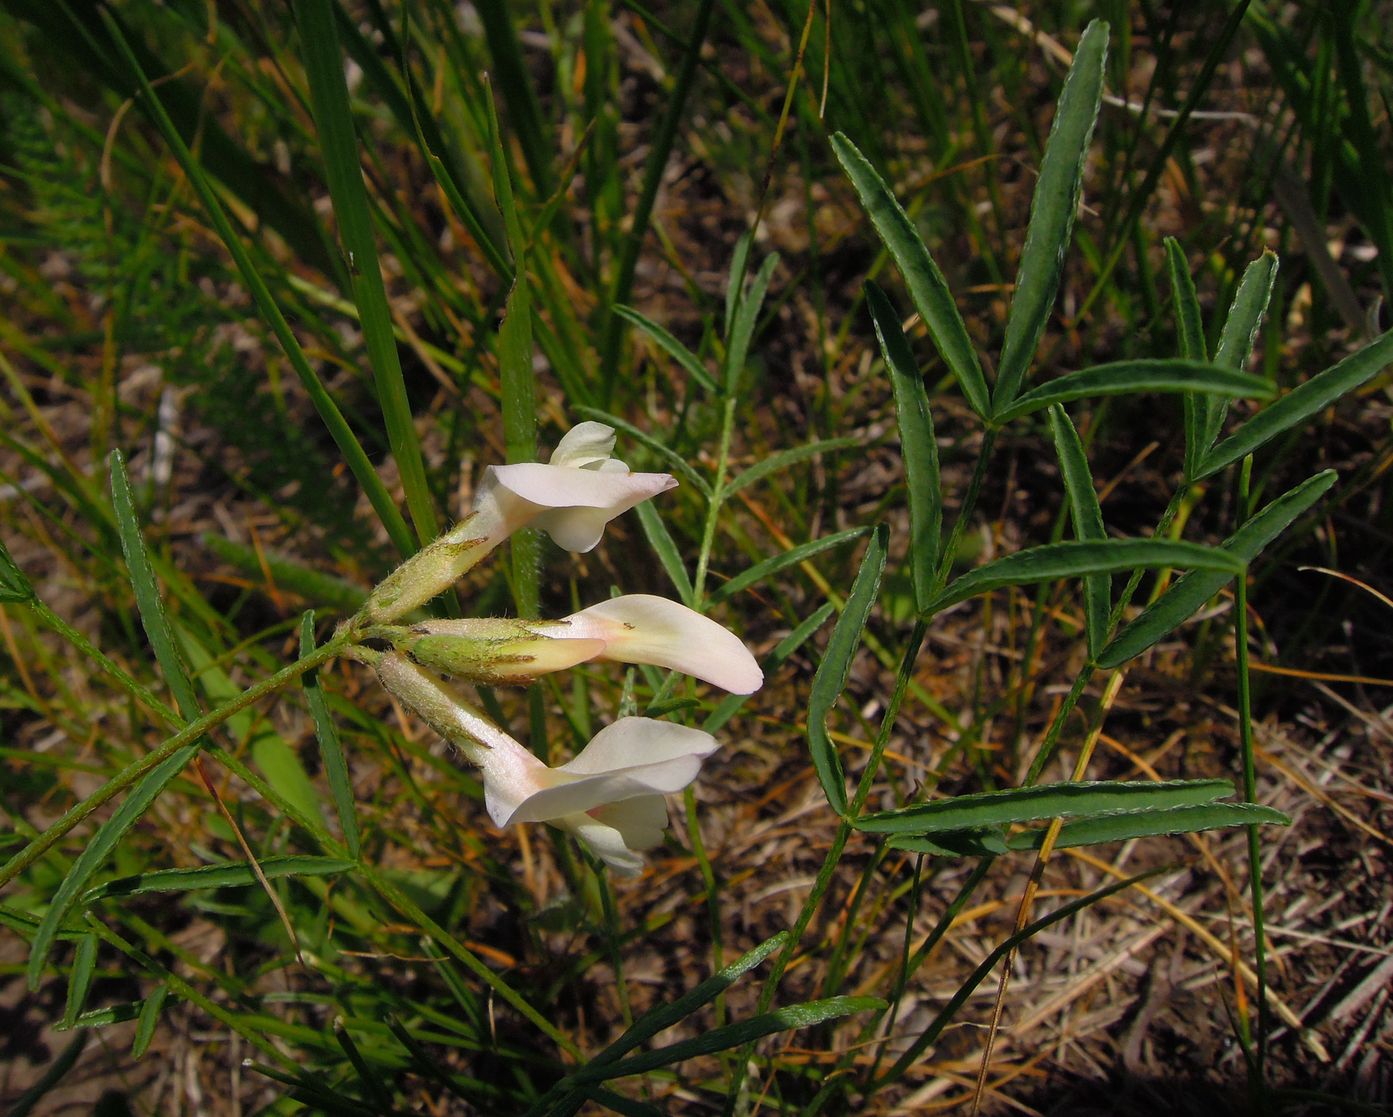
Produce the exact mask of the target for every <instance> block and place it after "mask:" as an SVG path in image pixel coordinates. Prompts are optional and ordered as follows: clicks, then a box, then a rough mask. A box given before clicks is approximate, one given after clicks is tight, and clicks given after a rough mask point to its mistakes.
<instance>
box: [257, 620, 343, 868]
mask: <svg viewBox="0 0 1393 1117" xmlns="http://www.w3.org/2000/svg"><path fill="white" fill-rule="evenodd" d="M312 651H314V613H313V612H308V613H306V614H305V615H304V616H303V617H301V618H300V656H301V657H302V658H303V657H304V656H307V655H309V654H310V652H312ZM300 686H301V687H302V688H303V689H304V692H305V701H306V702H307V703H308V704H309V708H310V718H311V720H312V721H313V722H314V735H315V739H316V740H317V741H318V742H319V759H320V762H321V763H322V764H323V765H324V775H325V777H326V778H327V779H328V781H329V794H330V796H331V797H332V798H333V800H334V811H335V813H336V814H337V815H338V816H339V829H340V830H341V831H342V833H343V844H344V845H345V846H347V847H348V855H349V856H350V857H357V856H358V844H359V840H360V839H359V834H358V809H357V806H356V803H355V800H354V796H353V780H352V777H351V776H350V775H349V772H348V761H347V760H346V759H345V757H344V755H343V744H342V742H341V741H340V740H339V733H338V730H337V729H336V728H335V727H334V719H333V716H332V715H331V714H330V713H329V703H328V701H327V700H326V699H325V697H324V689H323V688H322V687H321V686H320V685H319V672H318V671H306V672H305V673H304V675H302V676H301V678H300ZM265 864H266V863H265V862H264V861H263V862H262V867H263V868H264V867H265Z"/></svg>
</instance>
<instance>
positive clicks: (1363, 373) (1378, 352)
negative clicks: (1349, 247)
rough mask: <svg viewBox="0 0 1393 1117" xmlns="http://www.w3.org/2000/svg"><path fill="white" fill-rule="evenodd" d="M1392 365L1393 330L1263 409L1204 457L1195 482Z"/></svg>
mask: <svg viewBox="0 0 1393 1117" xmlns="http://www.w3.org/2000/svg"><path fill="white" fill-rule="evenodd" d="M1390 364H1393V330H1390V331H1389V332H1388V333H1386V334H1381V335H1380V336H1379V337H1377V338H1375V339H1374V340H1373V341H1371V342H1369V344H1368V345H1366V346H1364V348H1363V349H1360V350H1359V351H1358V352H1357V353H1351V354H1350V355H1349V356H1348V357H1346V358H1345V359H1344V360H1343V361H1341V362H1340V363H1339V364H1337V365H1333V366H1332V367H1330V368H1328V369H1326V370H1325V371H1324V372H1321V373H1317V374H1316V375H1315V376H1313V377H1311V379H1310V380H1308V381H1306V383H1304V384H1301V385H1299V386H1297V387H1296V388H1293V389H1292V390H1291V391H1290V392H1288V393H1287V394H1286V395H1284V396H1283V397H1282V398H1281V399H1279V400H1277V401H1276V402H1275V403H1273V404H1271V405H1270V406H1268V407H1265V408H1263V409H1262V410H1261V411H1259V412H1258V413H1257V414H1256V415H1254V416H1253V417H1252V418H1251V419H1249V420H1248V421H1247V422H1246V423H1244V424H1243V425H1242V426H1241V427H1239V428H1238V430H1236V431H1235V432H1234V433H1233V434H1232V435H1230V436H1229V437H1228V438H1226V439H1224V441H1223V442H1221V443H1219V445H1217V446H1215V447H1214V448H1213V449H1212V450H1210V451H1209V453H1207V454H1205V455H1204V457H1203V458H1202V459H1201V461H1200V465H1199V468H1198V469H1197V470H1196V473H1195V480H1199V479H1200V478H1203V477H1208V476H1210V475H1211V474H1214V473H1217V472H1218V471H1219V470H1221V469H1223V468H1224V467H1225V466H1228V465H1232V464H1233V463H1234V462H1236V461H1239V460H1240V459H1242V458H1243V457H1245V456H1246V455H1248V454H1250V453H1252V452H1253V451H1254V450H1256V449H1257V448H1258V447H1259V446H1261V445H1263V443H1265V442H1268V441H1270V440H1271V439H1273V438H1275V437H1276V436H1277V435H1279V434H1281V433H1282V432H1283V431H1287V430H1290V429H1291V428H1292V427H1295V426H1298V425H1299V424H1301V423H1303V422H1305V420H1307V419H1309V418H1310V417H1311V416H1313V415H1316V414H1318V413H1319V412H1321V411H1323V410H1324V409H1325V408H1327V407H1329V406H1330V405H1331V404H1332V403H1334V402H1335V401H1336V400H1337V399H1339V398H1340V397H1341V396H1343V395H1344V394H1345V393H1347V392H1351V391H1353V390H1354V389H1355V388H1358V387H1359V386H1360V385H1361V384H1363V383H1365V382H1366V381H1368V380H1370V379H1372V378H1373V377H1375V376H1377V375H1378V374H1379V373H1380V372H1382V371H1383V370H1384V369H1385V368H1387V367H1388V366H1389V365H1390Z"/></svg>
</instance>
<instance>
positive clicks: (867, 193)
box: [831, 132, 991, 419]
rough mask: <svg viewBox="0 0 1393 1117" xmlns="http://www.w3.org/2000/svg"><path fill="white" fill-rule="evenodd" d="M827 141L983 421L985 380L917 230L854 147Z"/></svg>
mask: <svg viewBox="0 0 1393 1117" xmlns="http://www.w3.org/2000/svg"><path fill="white" fill-rule="evenodd" d="M831 142H832V151H833V152H834V153H835V154H836V156H837V160H838V161H839V162H840V163H841V165H842V169H843V170H844V171H846V174H847V177H848V178H849V179H851V185H852V186H854V187H855V188H856V193H857V195H858V196H859V197H860V199H861V204H862V205H863V206H865V207H866V213H867V214H868V215H869V216H870V219H871V224H873V225H874V226H875V229H876V232H877V233H879V234H880V239H881V240H882V241H884V242H885V247H886V248H888V249H889V250H890V255H891V256H892V257H894V260H895V264H896V265H897V266H898V267H899V269H900V274H901V275H903V276H904V281H905V286H906V287H907V288H909V297H910V298H911V299H912V300H913V301H914V308H915V309H916V310H917V311H919V317H920V318H921V319H923V322H924V326H925V328H926V329H927V330H928V331H929V337H930V338H932V339H933V343H934V347H935V348H936V349H937V350H938V354H939V356H940V357H942V358H943V363H944V364H945V365H947V366H948V368H949V369H950V370H951V371H952V373H953V375H954V376H956V377H957V378H958V384H959V386H960V387H961V388H962V390H963V395H965V396H966V397H967V402H968V403H969V404H970V405H971V406H972V410H973V411H975V412H977V414H978V415H980V416H981V417H982V418H983V419H985V418H987V417H988V416H989V415H990V414H991V399H990V394H989V392H988V390H987V380H986V377H985V376H983V374H982V366H981V364H980V362H979V361H978V360H977V351H976V349H974V348H973V345H972V339H971V338H970V337H969V336H968V333H967V327H966V326H964V325H963V320H962V315H961V314H959V313H958V306H957V303H955V302H954V301H953V293H952V292H951V291H950V290H948V283H947V281H946V280H945V279H944V278H943V273H942V272H940V271H939V270H938V265H937V264H936V263H934V259H933V257H932V256H930V255H929V250H928V248H926V247H925V245H924V241H923V238H921V237H920V236H919V231H918V230H917V229H915V227H914V224H913V222H911V221H910V219H909V217H908V215H907V214H906V213H905V211H904V210H903V209H902V208H901V207H900V203H899V202H897V201H896V200H895V195H894V194H892V193H891V192H890V188H889V187H888V186H886V185H885V181H884V180H883V179H882V178H881V177H880V175H878V174H876V171H875V168H874V167H872V166H871V165H870V163H869V162H867V160H866V157H865V156H864V155H862V154H861V153H860V152H859V151H858V150H857V149H856V145H855V144H853V143H852V142H851V141H850V140H849V139H847V138H846V136H844V135H843V134H842V133H841V132H836V133H834V134H833V135H832V140H831Z"/></svg>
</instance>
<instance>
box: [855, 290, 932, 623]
mask: <svg viewBox="0 0 1393 1117" xmlns="http://www.w3.org/2000/svg"><path fill="white" fill-rule="evenodd" d="M866 305H867V306H868V307H869V308H870V312H871V321H872V322H873V323H874V324H875V336H876V338H877V339H878V340H879V341H880V351H881V353H882V354H884V356H885V367H886V368H887V369H888V370H889V372H890V384H891V386H892V387H893V389H894V392H895V417H896V421H897V422H898V424H899V428H900V454H901V456H902V457H903V458H904V473H905V488H906V489H908V491H909V569H910V575H911V577H912V580H913V583H914V604H915V608H917V609H918V610H920V611H921V612H922V611H923V609H924V608H925V607H926V606H927V605H928V603H929V596H930V595H931V594H932V593H933V580H934V571H935V570H936V569H937V567H938V550H939V536H940V533H941V532H942V528H943V495H942V492H941V491H940V489H941V486H940V482H939V474H938V443H937V442H936V441H935V440H934V428H933V418H932V416H931V415H930V414H929V395H928V393H927V392H926V391H925V390H924V378H923V377H922V376H920V374H919V368H918V366H917V365H916V364H915V363H914V354H913V353H912V352H911V351H910V348H909V341H908V340H907V339H906V338H905V336H904V331H903V330H901V329H900V320H899V316H898V315H896V313H895V308H894V307H892V306H891V305H890V300H889V299H887V298H886V297H885V295H884V293H883V292H882V291H881V290H880V288H879V287H877V286H876V285H875V284H874V283H867V284H866Z"/></svg>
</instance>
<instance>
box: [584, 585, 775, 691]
mask: <svg viewBox="0 0 1393 1117" xmlns="http://www.w3.org/2000/svg"><path fill="white" fill-rule="evenodd" d="M566 621H567V623H568V624H570V626H571V630H572V632H573V633H574V634H575V635H576V636H582V637H596V638H598V639H601V640H604V641H605V650H604V653H603V655H602V656H601V658H602V659H612V660H616V661H618V662H620V663H649V664H653V665H654V666H656V667H667V668H671V669H672V670H674V671H681V672H683V673H684V674H688V675H693V676H695V677H696V678H698V679H703V680H705V681H706V682H708V683H712V684H714V685H715V686H718V687H721V688H722V689H723V690H728V691H730V692H731V693H732V694H752V693H754V692H755V691H756V690H758V689H759V688H760V686H761V685H762V684H763V682H764V673H763V672H762V671H761V670H760V669H759V664H758V663H756V662H755V658H754V656H752V655H751V654H750V653H749V650H748V649H747V648H746V647H745V645H744V644H743V643H742V642H741V640H740V638H739V637H738V636H736V635H735V634H734V633H732V632H730V631H728V630H727V629H725V628H723V627H722V626H721V625H719V624H717V623H716V622H715V621H713V620H712V619H711V618H710V617H703V616H702V615H701V614H700V613H698V612H696V611H695V610H693V609H688V608H687V607H686V606H685V605H682V604H680V603H678V602H676V601H669V600H668V599H667V598H665V597H654V596H653V595H651V594H646V593H636V594H629V595H627V596H624V597H616V598H614V599H613V600H610V601H602V602H600V603H599V604H598V605H592V606H590V608H588V609H582V610H581V611H580V612H579V613H576V614H574V615H572V616H570V617H567V618H566Z"/></svg>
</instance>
